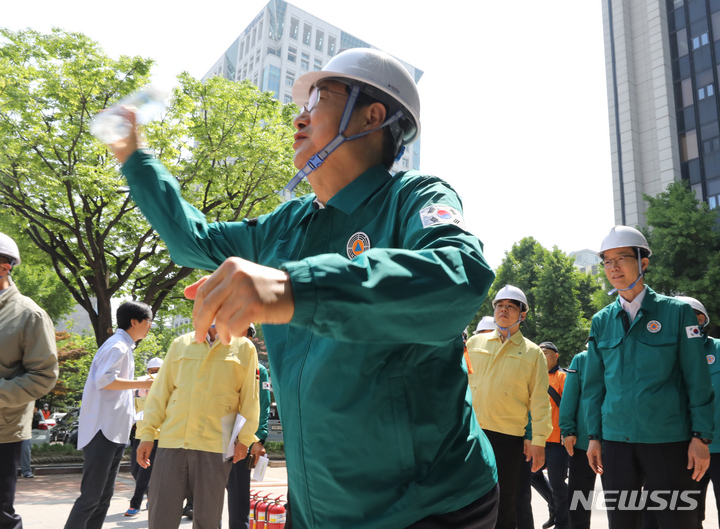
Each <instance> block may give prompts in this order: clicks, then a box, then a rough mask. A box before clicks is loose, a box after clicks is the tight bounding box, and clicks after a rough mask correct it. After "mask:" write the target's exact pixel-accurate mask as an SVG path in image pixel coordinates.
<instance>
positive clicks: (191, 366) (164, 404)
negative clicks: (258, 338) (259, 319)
mask: <svg viewBox="0 0 720 529" xmlns="http://www.w3.org/2000/svg"><path fill="white" fill-rule="evenodd" d="M257 369H258V360H257V352H256V351H255V347H254V346H253V344H252V342H250V340H248V339H247V338H245V337H234V338H233V339H232V340H231V342H230V344H229V345H223V344H222V343H221V342H220V340H218V339H217V332H216V331H215V328H214V327H213V328H211V329H210V331H209V332H208V335H207V338H206V340H205V341H204V342H202V343H196V342H195V333H194V332H193V333H188V334H186V335H184V336H180V337H179V338H177V339H176V340H175V341H174V342H173V343H172V345H171V346H170V349H169V350H168V353H167V355H166V356H165V362H164V363H163V368H162V369H161V370H160V373H159V374H158V377H157V378H156V379H155V383H154V384H153V387H152V388H151V390H150V393H149V394H148V396H147V399H146V401H145V410H144V412H143V415H144V416H143V423H142V425H141V426H140V427H139V428H138V436H139V437H140V444H139V446H138V449H137V459H138V463H139V464H140V465H141V466H142V467H143V468H147V467H148V466H149V464H150V461H149V457H150V453H151V452H152V449H153V440H154V438H155V435H156V434H157V432H158V430H159V431H160V434H159V436H158V448H157V453H156V455H155V462H154V465H155V470H153V473H152V477H151V478H150V488H149V507H150V512H149V517H148V520H149V526H150V529H166V528H167V529H176V528H177V526H178V525H179V524H180V519H181V517H182V504H183V500H184V498H185V494H186V492H187V491H189V492H190V494H191V497H192V498H193V518H194V523H195V526H196V527H197V526H199V527H218V526H219V524H220V518H221V516H222V508H223V502H224V499H225V484H226V483H227V480H228V476H229V474H230V469H231V468H232V463H233V462H237V461H239V460H240V459H243V458H244V457H245V456H246V455H247V451H248V446H249V445H250V444H252V442H253V441H254V440H255V430H257V427H258V420H259V415H260V401H259V399H260V395H259V390H258V382H257V377H256V375H257ZM238 413H239V414H240V415H242V416H243V417H244V418H245V424H244V425H243V427H242V429H241V430H240V433H239V435H238V436H237V444H236V445H235V453H234V458H233V459H232V460H226V459H225V451H226V449H225V446H224V443H223V422H225V423H226V424H227V423H228V422H229V423H230V425H231V426H230V427H231V428H232V423H234V420H235V419H234V417H235V416H236V414H238ZM223 418H225V420H223ZM228 418H230V419H231V421H228ZM233 441H234V440H230V442H233Z"/></svg>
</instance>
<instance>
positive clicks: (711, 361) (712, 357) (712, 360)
mask: <svg viewBox="0 0 720 529" xmlns="http://www.w3.org/2000/svg"><path fill="white" fill-rule="evenodd" d="M707 361H708V364H710V365H713V364H714V363H715V355H707Z"/></svg>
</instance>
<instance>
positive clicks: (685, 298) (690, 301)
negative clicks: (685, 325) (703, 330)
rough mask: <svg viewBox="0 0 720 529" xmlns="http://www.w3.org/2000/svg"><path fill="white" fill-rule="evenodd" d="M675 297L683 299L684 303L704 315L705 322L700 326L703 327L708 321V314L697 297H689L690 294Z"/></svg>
mask: <svg viewBox="0 0 720 529" xmlns="http://www.w3.org/2000/svg"><path fill="white" fill-rule="evenodd" d="M675 299H679V300H680V301H684V302H685V303H687V304H688V305H690V306H691V307H692V308H693V310H696V311H698V312H702V313H703V314H704V315H705V323H703V324H702V325H701V326H700V327H705V326H706V325H707V324H708V323H710V315H709V314H708V311H707V310H706V309H705V305H703V304H702V303H700V302H699V301H698V300H697V299H695V298H691V297H690V296H675Z"/></svg>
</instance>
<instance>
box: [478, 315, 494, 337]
mask: <svg viewBox="0 0 720 529" xmlns="http://www.w3.org/2000/svg"><path fill="white" fill-rule="evenodd" d="M494 330H495V318H493V317H492V316H483V318H482V319H481V320H480V321H479V322H478V324H477V328H476V329H475V331H474V332H473V334H478V333H481V332H483V331H494Z"/></svg>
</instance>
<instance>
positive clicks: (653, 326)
mask: <svg viewBox="0 0 720 529" xmlns="http://www.w3.org/2000/svg"><path fill="white" fill-rule="evenodd" d="M660 329H662V325H660V322H659V321H657V320H652V321H651V322H648V324H647V330H648V331H650V332H660Z"/></svg>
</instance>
